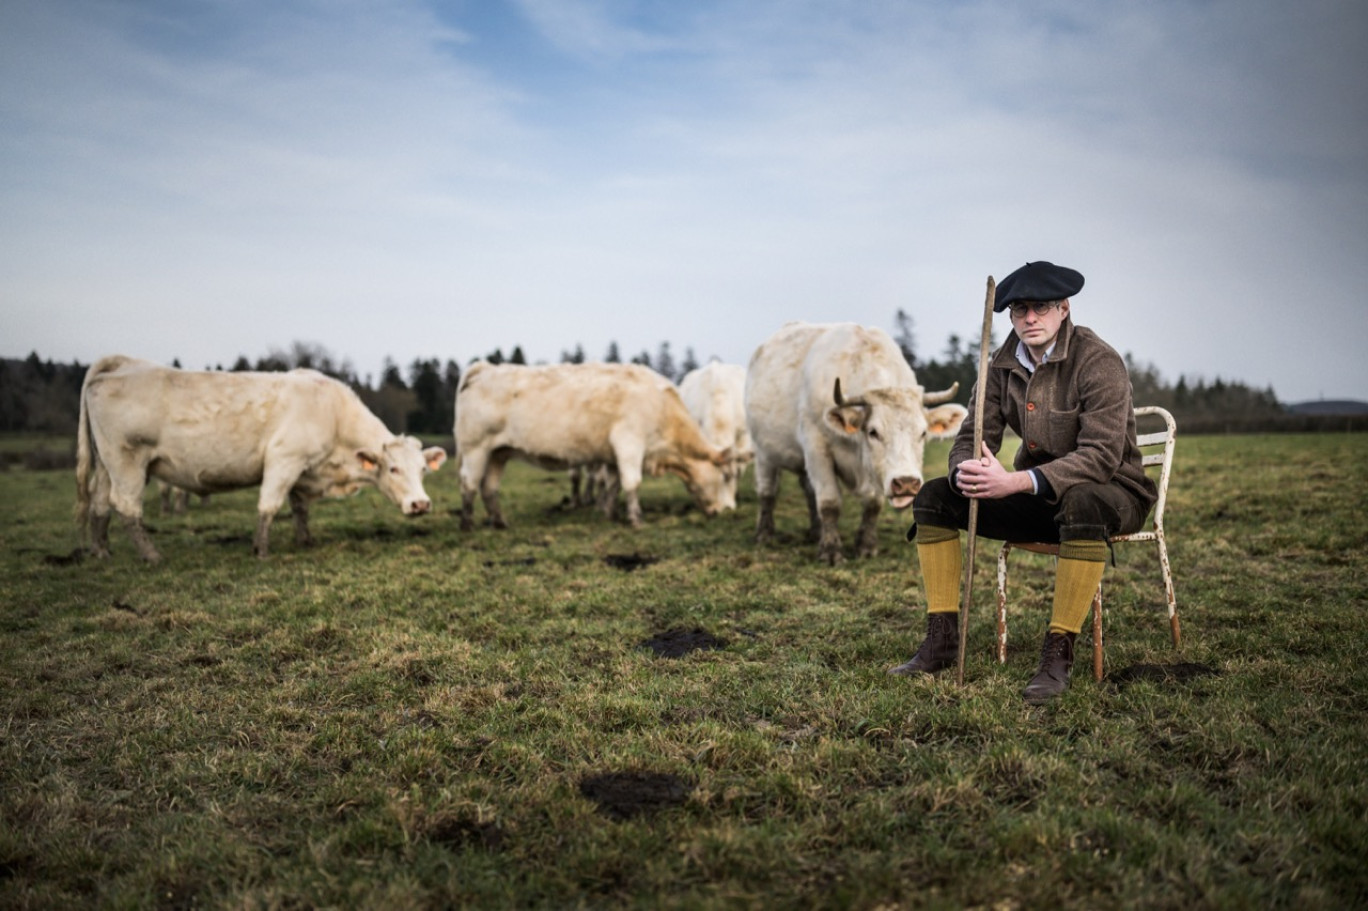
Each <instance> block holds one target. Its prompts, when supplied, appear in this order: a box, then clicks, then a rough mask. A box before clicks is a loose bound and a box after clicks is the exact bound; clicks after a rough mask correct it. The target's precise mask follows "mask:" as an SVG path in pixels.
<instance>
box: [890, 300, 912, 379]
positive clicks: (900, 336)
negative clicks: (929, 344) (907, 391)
mask: <svg viewBox="0 0 1368 911" xmlns="http://www.w3.org/2000/svg"><path fill="white" fill-rule="evenodd" d="M893 326H894V328H895V329H896V330H897V331H896V332H895V333H894V335H893V341H895V342H897V344H898V348H899V350H901V351H902V356H903V359H904V360H906V361H907V366H909V367H911V368H912V369H914V370H915V369H916V367H917V336H916V333H914V332H913V331H912V317H911V316H910V315H909V314H908V313H907V311H906V310H903V309H899V310H898V312H897V315H895V316H894V317H893Z"/></svg>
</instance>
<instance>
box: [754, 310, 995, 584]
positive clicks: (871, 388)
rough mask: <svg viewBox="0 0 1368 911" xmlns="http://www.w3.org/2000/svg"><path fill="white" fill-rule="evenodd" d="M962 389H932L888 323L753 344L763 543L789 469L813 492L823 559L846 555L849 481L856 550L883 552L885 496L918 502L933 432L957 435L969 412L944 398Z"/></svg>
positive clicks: (800, 329)
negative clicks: (859, 509) (843, 522)
mask: <svg viewBox="0 0 1368 911" xmlns="http://www.w3.org/2000/svg"><path fill="white" fill-rule="evenodd" d="M958 388H959V384H958V383H956V384H955V385H954V386H952V387H951V388H949V389H947V390H945V391H943V392H933V393H928V392H925V391H924V390H923V389H922V387H921V386H920V385H919V384H918V383H917V378H916V375H915V374H914V373H913V372H912V368H911V367H909V366H908V365H907V361H906V360H905V359H904V358H903V355H902V352H901V351H900V350H899V349H898V346H897V345H895V344H894V343H893V340H892V339H891V338H890V337H889V335H888V333H887V332H884V331H883V330H882V329H876V328H868V327H864V326H858V325H856V324H854V323H833V324H826V325H814V324H810V323H789V324H787V325H785V326H784V327H783V328H781V329H780V330H779V331H778V332H776V333H775V334H774V335H773V336H771V337H770V338H769V339H768V340H767V341H765V342H764V343H763V344H761V345H760V347H759V348H757V349H756V350H755V354H754V355H752V357H751V361H750V365H749V367H748V369H747V373H746V396H745V401H746V423H747V426H748V427H749V428H750V433H751V438H752V439H753V440H754V441H755V488H756V492H757V494H758V495H759V497H760V515H759V519H758V521H757V524H756V540H757V541H760V542H762V543H764V542H767V541H769V540H770V539H771V538H772V537H773V535H774V503H775V497H776V495H777V493H778V489H779V472H780V471H792V472H795V473H797V474H798V476H799V480H800V482H801V483H802V485H803V492H804V493H805V494H806V495H807V501H808V516H809V520H810V529H809V534H810V535H811V536H812V537H814V538H815V539H816V540H817V542H818V546H817V555H818V558H819V559H821V560H824V561H826V562H827V563H832V564H834V563H837V562H839V561H840V560H841V559H842V553H841V534H840V531H839V529H838V528H837V520H838V519H839V518H840V515H841V490H842V487H845V488H847V489H849V490H850V491H851V492H853V493H854V494H855V495H856V496H857V497H859V498H860V499H861V500H862V501H863V502H864V513H863V517H862V519H861V521H860V530H859V533H858V538H857V542H856V547H857V553H858V554H859V555H860V556H872V555H873V554H875V553H877V552H878V537H877V534H876V525H875V522H876V520H877V519H878V516H879V512H880V510H881V509H882V508H883V502H884V500H887V501H888V502H889V504H891V505H892V506H893V507H894V508H896V509H906V508H907V507H908V506H910V505H912V498H913V497H914V496H915V495H916V493H917V491H918V490H920V489H921V485H922V455H923V451H924V447H925V444H926V439H927V436H928V435H929V434H930V433H931V432H933V431H934V432H936V433H953V432H954V430H957V429H958V428H959V425H960V424H961V423H963V421H964V418H965V415H966V414H967V413H968V412H967V409H965V408H964V407H963V406H962V405H954V404H941V403H946V402H949V401H950V399H951V398H953V397H954V395H955V392H956V390H958ZM928 405H939V407H937V408H930V409H928V407H927V406H928Z"/></svg>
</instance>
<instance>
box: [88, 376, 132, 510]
mask: <svg viewBox="0 0 1368 911" xmlns="http://www.w3.org/2000/svg"><path fill="white" fill-rule="evenodd" d="M128 361H129V358H126V357H124V356H123V355H118V354H116V355H112V356H110V357H104V358H100V360H98V361H96V362H95V363H93V364H91V365H90V369H89V370H87V371H86V375H85V380H84V381H83V382H82V383H81V412H80V417H79V418H78V420H77V424H76V514H75V519H76V527H77V528H78V529H80V531H81V534H82V535H84V534H85V531H86V529H87V527H88V526H89V524H90V490H91V487H92V486H93V485H94V482H95V475H94V472H95V470H96V469H95V460H96V459H97V458H99V456H98V454H97V453H96V452H95V439H94V437H93V436H92V435H91V433H90V411H89V409H88V407H87V406H86V399H87V397H88V394H89V388H90V381H91V380H93V379H94V378H95V377H97V376H99V375H100V374H102V373H110V372H112V371H114V370H118V369H119V368H120V367H122V366H123V365H124V364H126V363H128Z"/></svg>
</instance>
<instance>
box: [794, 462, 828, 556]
mask: <svg viewBox="0 0 1368 911" xmlns="http://www.w3.org/2000/svg"><path fill="white" fill-rule="evenodd" d="M798 483H799V484H801V485H802V486H803V497H804V498H805V499H806V500H807V508H808V532H807V541H808V543H809V544H816V543H817V542H818V541H820V540H822V517H821V516H820V515H819V514H818V512H817V491H816V490H815V489H814V488H813V486H812V479H811V478H809V477H808V474H807V472H806V471H800V472H798Z"/></svg>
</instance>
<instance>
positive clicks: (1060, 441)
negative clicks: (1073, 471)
mask: <svg viewBox="0 0 1368 911" xmlns="http://www.w3.org/2000/svg"><path fill="white" fill-rule="evenodd" d="M1078 414H1079V409H1078V408H1071V409H1069V410H1067V411H1052V412H1050V415H1049V417H1048V419H1047V421H1046V424H1045V439H1044V440H1043V441H1042V442H1043V443H1044V445H1045V449H1046V451H1047V452H1048V453H1049V454H1050V455H1051V456H1053V457H1054V458H1059V457H1060V456H1062V455H1067V454H1068V453H1070V452H1072V451H1073V450H1074V449H1075V448H1076V447H1077V445H1078Z"/></svg>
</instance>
